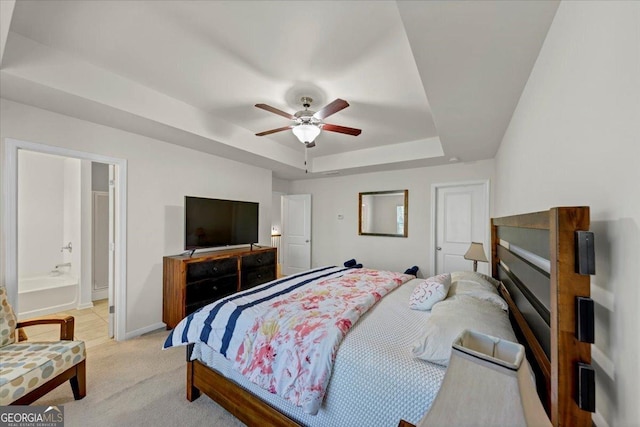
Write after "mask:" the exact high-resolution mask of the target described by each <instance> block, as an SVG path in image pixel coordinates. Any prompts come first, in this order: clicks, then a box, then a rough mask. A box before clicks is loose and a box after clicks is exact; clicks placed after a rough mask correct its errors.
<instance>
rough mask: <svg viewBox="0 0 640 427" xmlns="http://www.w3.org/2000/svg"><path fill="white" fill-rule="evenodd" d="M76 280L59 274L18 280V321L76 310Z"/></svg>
mask: <svg viewBox="0 0 640 427" xmlns="http://www.w3.org/2000/svg"><path fill="white" fill-rule="evenodd" d="M77 305H78V279H77V278H75V277H73V276H71V275H69V274H61V275H59V276H55V275H44V276H36V277H25V278H20V279H19V280H18V310H16V311H17V312H18V319H19V320H23V319H28V318H31V317H36V316H43V315H45V314H51V313H57V312H59V311H65V310H70V309H74V308H76V307H77Z"/></svg>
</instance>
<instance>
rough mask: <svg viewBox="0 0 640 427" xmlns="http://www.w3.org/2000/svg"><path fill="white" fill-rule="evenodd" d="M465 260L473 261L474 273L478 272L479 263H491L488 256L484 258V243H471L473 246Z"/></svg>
mask: <svg viewBox="0 0 640 427" xmlns="http://www.w3.org/2000/svg"><path fill="white" fill-rule="evenodd" d="M464 259H468V260H472V261H473V271H478V261H482V262H489V260H488V259H487V257H486V256H484V248H483V247H482V243H478V242H471V246H469V249H468V250H467V253H466V254H464Z"/></svg>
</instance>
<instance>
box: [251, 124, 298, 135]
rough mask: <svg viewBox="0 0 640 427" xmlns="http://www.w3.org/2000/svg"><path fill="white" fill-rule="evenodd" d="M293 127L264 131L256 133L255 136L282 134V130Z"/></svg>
mask: <svg viewBox="0 0 640 427" xmlns="http://www.w3.org/2000/svg"><path fill="white" fill-rule="evenodd" d="M292 127H293V126H284V127H281V128H278V129H271V130H265V131H264V132H260V133H256V136H265V135H271V134H272V133H276V132H282V131H283V130H287V129H291V128H292Z"/></svg>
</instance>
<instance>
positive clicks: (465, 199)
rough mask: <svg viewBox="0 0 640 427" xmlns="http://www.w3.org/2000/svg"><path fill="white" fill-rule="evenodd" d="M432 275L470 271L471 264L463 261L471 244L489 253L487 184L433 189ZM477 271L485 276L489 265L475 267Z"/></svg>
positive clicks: (444, 186)
mask: <svg viewBox="0 0 640 427" xmlns="http://www.w3.org/2000/svg"><path fill="white" fill-rule="evenodd" d="M434 191H435V195H434V197H433V199H435V209H434V211H435V218H434V221H435V224H434V227H433V228H434V229H435V248H434V254H435V256H434V261H435V268H434V271H435V274H441V273H450V272H452V271H473V261H469V260H466V259H464V254H465V252H467V250H468V249H469V246H470V244H471V242H480V243H482V245H483V248H484V252H485V256H486V257H487V259H490V253H489V252H488V251H489V249H490V248H489V210H488V207H489V185H488V182H481V183H471V184H469V183H467V184H460V185H457V184H453V185H449V184H447V185H444V184H443V185H438V184H436V185H434ZM478 271H479V272H481V273H485V274H489V264H488V263H486V262H479V263H478Z"/></svg>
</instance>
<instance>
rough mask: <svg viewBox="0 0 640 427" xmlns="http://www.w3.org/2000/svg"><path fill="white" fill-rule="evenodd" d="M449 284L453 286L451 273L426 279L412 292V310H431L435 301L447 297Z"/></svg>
mask: <svg viewBox="0 0 640 427" xmlns="http://www.w3.org/2000/svg"><path fill="white" fill-rule="evenodd" d="M449 286H451V275H450V274H449V273H445V274H439V275H437V276H433V277H429V278H428V279H425V280H424V281H423V282H422V283H420V284H419V285H418V286H416V287H415V289H414V290H413V292H412V293H411V297H410V298H409V308H410V309H412V310H431V307H433V305H434V304H435V303H437V302H440V301H442V300H443V299H445V298H446V297H447V294H448V293H449Z"/></svg>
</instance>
